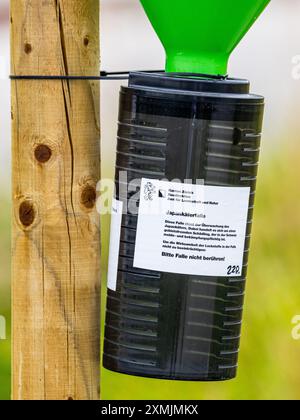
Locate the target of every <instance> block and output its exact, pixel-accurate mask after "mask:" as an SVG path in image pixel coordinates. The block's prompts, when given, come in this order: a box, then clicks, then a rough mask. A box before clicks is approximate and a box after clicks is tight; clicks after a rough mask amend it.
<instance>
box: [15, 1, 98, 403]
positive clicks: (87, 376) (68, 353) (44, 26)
mask: <svg viewBox="0 0 300 420" xmlns="http://www.w3.org/2000/svg"><path fill="white" fill-rule="evenodd" d="M11 55H12V66H11V67H12V73H13V74H16V75H79V76H90V75H93V76H94V75H97V74H99V1H98V0H80V1H73V0H43V1H41V0H11ZM12 131H13V133H12V137H13V138H12V153H13V158H12V159H13V187H12V189H13V191H12V192H13V246H12V278H13V279H12V288H13V366H12V370H13V384H12V387H13V390H12V392H13V398H14V399H17V400H21V399H25V400H68V399H69V400H72V399H74V400H92V399H98V398H99V369H100V360H99V359H100V357H99V347H100V344H99V341H100V340H99V334H100V322H99V321H100V319H99V318H100V297H99V295H100V269H99V268H100V267H99V264H100V262H99V261H100V259H99V254H100V238H99V217H98V215H97V213H96V208H95V203H96V183H97V182H98V180H99V179H100V142H99V136H100V128H99V83H98V82H91V81H66V80H63V81H49V80H39V81H37V80H30V81H20V80H17V81H13V82H12Z"/></svg>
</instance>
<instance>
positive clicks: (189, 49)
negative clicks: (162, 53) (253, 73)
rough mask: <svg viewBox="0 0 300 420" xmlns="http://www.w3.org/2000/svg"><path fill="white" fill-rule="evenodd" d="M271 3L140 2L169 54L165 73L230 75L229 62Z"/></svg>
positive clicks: (220, 0) (266, 0)
mask: <svg viewBox="0 0 300 420" xmlns="http://www.w3.org/2000/svg"><path fill="white" fill-rule="evenodd" d="M269 2H270V0H141V3H142V5H143V7H144V9H145V11H146V13H147V15H148V17H149V19H150V21H151V22H152V25H153V27H154V29H155V31H156V32H157V34H158V36H159V38H160V40H161V42H162V43H163V45H164V47H165V50H166V54H167V65H166V71H168V72H180V73H181V72H182V73H205V74H212V75H217V74H220V75H221V74H222V75H225V74H226V73H227V64H228V59H229V56H230V54H231V53H232V51H233V50H234V48H235V47H236V46H237V44H238V43H239V42H240V40H241V39H242V38H243V36H244V35H245V34H246V33H247V31H248V30H249V29H250V28H251V26H252V25H253V23H254V22H255V20H256V19H257V18H258V17H259V15H260V14H261V13H262V11H263V10H264V8H265V7H266V6H267V4H268V3H269Z"/></svg>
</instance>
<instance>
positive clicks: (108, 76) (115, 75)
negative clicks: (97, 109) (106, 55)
mask: <svg viewBox="0 0 300 420" xmlns="http://www.w3.org/2000/svg"><path fill="white" fill-rule="evenodd" d="M136 72H138V73H140V72H142V73H152V74H155V73H157V74H162V73H163V74H165V75H170V76H173V77H191V78H195V77H200V78H208V79H216V80H225V79H227V78H228V76H227V75H226V76H222V75H209V74H202V73H165V71H164V70H139V71H134V70H132V71H115V72H107V71H101V72H100V75H99V76H69V75H60V76H59V75H57V76H51V75H49V76H47V75H44V76H42V75H11V76H10V79H11V80H96V81H98V80H112V81H114V80H128V79H129V74H130V73H136Z"/></svg>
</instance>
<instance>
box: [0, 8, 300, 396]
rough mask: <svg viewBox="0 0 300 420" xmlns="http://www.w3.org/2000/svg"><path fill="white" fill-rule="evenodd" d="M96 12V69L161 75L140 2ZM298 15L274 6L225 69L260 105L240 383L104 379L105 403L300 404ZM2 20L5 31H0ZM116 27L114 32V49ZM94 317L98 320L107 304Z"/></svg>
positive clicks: (2, 155)
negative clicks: (296, 330) (298, 328)
mask: <svg viewBox="0 0 300 420" xmlns="http://www.w3.org/2000/svg"><path fill="white" fill-rule="evenodd" d="M5 5H6V6H7V5H8V0H1V3H0V41H1V47H2V45H3V46H4V49H3V50H1V51H3V52H0V64H1V54H2V53H3V54H5V56H6V57H8V54H9V52H8V13H7V8H6V13H5V14H3V13H2V10H4V9H2V8H3V6H5ZM102 8H103V10H102V31H103V37H102V43H103V45H102V55H103V57H102V62H103V64H102V67H103V68H104V69H107V70H120V69H121V70H124V69H125V68H133V69H134V68H161V67H163V61H164V54H163V51H162V50H161V46H160V44H159V42H158V41H157V39H156V38H155V35H154V34H153V31H152V29H151V27H150V26H149V24H148V22H147V20H146V18H145V16H144V15H143V12H142V10H141V8H140V6H139V3H138V0H102ZM1 13H2V14H1ZM299 13H300V2H299V1H298V0H289V1H286V2H283V1H282V0H272V1H271V6H270V7H269V9H268V10H267V11H266V13H265V14H264V15H263V17H262V18H261V19H260V20H259V21H258V22H257V24H256V25H255V27H254V28H253V31H252V32H251V33H250V34H249V35H248V37H247V39H246V40H245V41H244V42H243V43H242V44H241V45H240V47H239V48H238V50H237V51H236V54H235V55H234V56H233V58H232V61H231V68H230V74H233V75H238V76H240V77H243V76H246V77H249V78H250V79H251V80H252V82H253V88H252V90H253V91H254V92H255V93H261V94H263V95H265V96H266V102H267V107H266V115H265V127H264V136H263V143H262V144H263V148H262V155H261V161H260V171H259V178H258V179H259V182H258V190H257V198H256V210H255V218H254V226H253V240H252V244H251V255H250V267H249V273H248V283H247V292H246V302H245V313H244V322H243V334H242V343H241V353H240V363H239V366H240V367H239V375H238V378H237V379H236V380H234V381H231V382H226V383H211V384H209V383H205V384H202V383H183V382H167V381H158V380H150V379H142V378H136V377H129V376H125V375H117V374H114V373H110V372H107V371H103V372H102V397H103V399H112V400H113V399H115V400H117V399H147V400H151V399H178V400H179V399H200V400H201V399H253V400H256V399H258V400H259V399H275V400H276V399H297V400H298V399H300V366H299V357H300V341H295V340H293V339H292V334H291V333H292V328H293V325H292V319H293V317H294V316H295V315H300V186H299V181H300V165H299V156H300V142H299V132H300V119H299V117H298V113H299V112H298V110H299V107H300V95H299V93H300V80H297V77H296V78H295V77H294V78H293V77H292V65H293V64H292V63H294V64H295V62H294V61H292V59H293V57H297V56H298V54H300V48H299V36H300V27H299V22H298V20H299ZM2 18H3V21H5V22H6V26H3V25H2V26H1V21H2ZM116 27H118V28H121V29H122V37H121V39H120V32H119V31H116V30H115V28H116ZM274 28H277V29H276V30H274ZM137 32H139V34H140V36H139V37H137V36H136V33H137ZM145 45H147V49H146V50H145ZM275 45H276V49H275V48H274V46H275ZM116 51H118V54H116ZM299 63H300V58H299ZM299 70H300V69H299ZM0 73H1V65H0ZM299 78H300V71H299ZM0 79H1V75H0ZM0 87H1V92H2V99H1V102H0V126H1V132H2V134H3V136H2V138H1V142H0V170H1V176H0V315H3V316H5V317H6V319H7V330H8V337H7V340H6V341H1V340H0V400H3V399H9V398H10V199H9V188H10V187H9V172H10V168H9V136H10V135H9V128H8V124H9V103H8V98H9V90H8V80H7V78H6V81H5V82H4V81H1V80H0ZM118 90H119V84H118V83H115V82H113V83H108V82H105V84H103V85H102V101H103V106H102V124H103V126H102V132H103V135H102V150H103V176H104V177H106V178H107V177H113V172H114V170H113V166H114V164H113V162H114V150H115V139H116V121H117V106H118V100H117V98H118ZM102 222H103V230H102V235H103V236H102V241H103V280H104V281H105V274H106V267H107V253H108V235H109V218H108V217H104V218H103V221H102ZM103 302H105V296H104V294H103ZM102 307H103V310H104V309H105V304H103V305H102ZM102 320H104V317H102Z"/></svg>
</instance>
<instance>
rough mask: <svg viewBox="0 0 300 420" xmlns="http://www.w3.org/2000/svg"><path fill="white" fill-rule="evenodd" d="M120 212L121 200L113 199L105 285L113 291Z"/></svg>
mask: <svg viewBox="0 0 300 420" xmlns="http://www.w3.org/2000/svg"><path fill="white" fill-rule="evenodd" d="M122 213H123V203H122V201H118V200H116V199H113V202H112V211H111V226H110V245H109V263H108V275H107V287H108V288H109V289H111V290H113V291H116V290H117V278H118V264H119V251H120V238H121V225H122Z"/></svg>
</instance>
